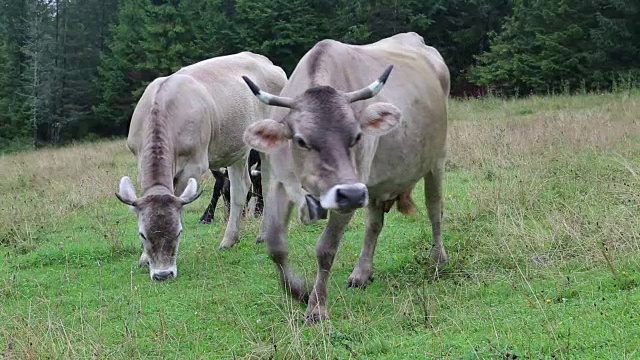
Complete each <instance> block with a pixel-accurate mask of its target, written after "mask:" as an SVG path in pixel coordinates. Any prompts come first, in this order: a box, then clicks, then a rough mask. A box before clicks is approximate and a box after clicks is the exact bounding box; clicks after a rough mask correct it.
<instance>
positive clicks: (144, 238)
mask: <svg viewBox="0 0 640 360" xmlns="http://www.w3.org/2000/svg"><path fill="white" fill-rule="evenodd" d="M138 235H140V237H141V238H142V240H145V241H146V240H147V238H146V237H145V236H144V234H143V233H141V232H139V233H138Z"/></svg>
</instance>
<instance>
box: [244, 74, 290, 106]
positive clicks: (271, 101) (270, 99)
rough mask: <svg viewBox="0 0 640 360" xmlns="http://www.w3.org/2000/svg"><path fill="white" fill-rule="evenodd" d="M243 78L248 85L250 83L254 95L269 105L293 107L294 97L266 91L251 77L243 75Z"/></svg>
mask: <svg viewBox="0 0 640 360" xmlns="http://www.w3.org/2000/svg"><path fill="white" fill-rule="evenodd" d="M242 80H244V82H246V83H247V85H249V88H250V89H251V92H253V95H255V96H256V97H257V98H258V99H259V100H260V101H262V102H263V103H265V104H267V105H273V106H280V107H286V108H290V109H291V108H293V99H291V98H288V97H283V96H277V95H273V94H269V93H268V92H266V91H262V90H260V88H259V87H258V86H257V85H256V84H254V83H253V81H251V79H249V78H248V77H246V76H242Z"/></svg>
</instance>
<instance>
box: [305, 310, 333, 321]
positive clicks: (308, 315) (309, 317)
mask: <svg viewBox="0 0 640 360" xmlns="http://www.w3.org/2000/svg"><path fill="white" fill-rule="evenodd" d="M324 320H329V312H328V311H327V308H326V307H325V306H315V307H314V308H313V310H309V309H307V311H306V312H305V313H304V322H305V324H307V325H310V324H314V323H317V322H320V321H324Z"/></svg>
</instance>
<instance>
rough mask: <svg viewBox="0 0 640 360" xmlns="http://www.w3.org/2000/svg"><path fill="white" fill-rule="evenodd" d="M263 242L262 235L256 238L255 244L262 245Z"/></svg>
mask: <svg viewBox="0 0 640 360" xmlns="http://www.w3.org/2000/svg"><path fill="white" fill-rule="evenodd" d="M263 242H264V238H263V237H262V235H258V236H256V244H262V243H263Z"/></svg>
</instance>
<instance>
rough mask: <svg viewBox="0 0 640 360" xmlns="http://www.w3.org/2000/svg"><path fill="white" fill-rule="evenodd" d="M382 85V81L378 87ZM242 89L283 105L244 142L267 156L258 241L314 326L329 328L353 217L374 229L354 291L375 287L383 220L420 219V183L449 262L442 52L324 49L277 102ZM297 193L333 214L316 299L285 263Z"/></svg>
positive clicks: (415, 39)
mask: <svg viewBox="0 0 640 360" xmlns="http://www.w3.org/2000/svg"><path fill="white" fill-rule="evenodd" d="M390 65H391V66H390ZM385 69H386V70H385ZM392 69H393V73H392V75H391V77H390V78H389V81H388V82H387V78H388V76H389V74H390V73H391V70H392ZM378 74H382V76H380V78H378V80H376V81H374V82H373V83H371V81H372V80H373V79H374V78H375V76H376V75H378ZM245 81H246V82H247V84H248V85H249V87H250V88H251V90H252V91H253V93H254V94H255V95H256V96H257V97H258V99H259V100H260V101H261V102H264V103H266V104H269V105H272V106H276V108H274V109H273V111H272V113H271V116H272V117H271V119H265V120H261V121H258V122H255V123H253V124H251V125H250V126H249V127H248V128H247V129H246V130H245V133H244V141H245V142H246V143H247V144H248V145H249V146H251V147H252V148H255V149H257V150H259V151H262V152H264V153H267V154H268V157H267V158H263V175H264V169H265V166H264V164H265V163H268V166H267V168H268V171H269V172H270V183H269V185H268V188H267V187H266V186H265V188H267V189H268V190H267V191H266V198H265V208H264V214H263V224H262V229H261V234H260V236H262V237H264V238H265V239H266V242H267V251H268V254H269V255H270V257H271V259H272V260H273V261H274V262H275V264H276V268H277V270H278V272H279V275H280V280H281V282H282V285H283V286H284V287H285V288H286V289H287V290H288V291H289V293H290V294H291V295H292V296H293V297H295V298H297V299H299V300H301V301H308V306H307V310H306V312H305V318H306V320H307V321H308V322H313V321H317V320H322V319H325V318H327V317H328V311H327V280H328V276H329V271H330V269H331V266H332V264H333V260H334V257H335V254H336V252H337V250H338V245H339V243H340V241H341V239H342V236H343V234H344V231H345V228H346V226H347V224H348V223H349V221H350V220H351V218H352V216H353V214H354V211H355V210H356V209H358V208H362V207H366V209H367V221H366V228H365V236H364V245H363V248H362V252H361V254H360V258H359V260H358V263H357V265H356V266H355V268H354V270H353V272H352V273H351V275H350V276H349V279H348V281H347V285H348V286H349V287H365V286H367V285H368V284H369V282H370V281H371V280H372V278H373V270H372V267H373V266H372V261H373V255H374V250H375V246H376V241H377V239H378V235H379V234H380V232H381V230H382V227H383V221H384V214H385V212H387V211H389V210H390V208H391V207H392V206H393V204H394V203H396V204H397V205H398V208H399V210H402V211H403V212H406V213H412V212H414V211H415V209H412V207H413V202H412V200H411V198H410V191H411V190H412V189H413V187H414V186H415V184H416V183H417V182H418V181H419V180H420V179H424V181H425V196H426V203H427V208H428V216H429V219H430V223H431V230H432V237H433V238H432V241H433V244H432V248H431V259H432V260H433V261H435V262H436V263H437V264H442V263H444V262H446V261H447V254H446V252H445V248H444V245H443V243H442V235H441V218H442V209H443V199H442V177H443V172H444V161H445V143H446V134H447V101H448V94H449V86H450V85H449V70H448V68H447V66H446V64H445V62H444V60H443V59H442V57H441V56H440V54H439V53H438V51H437V50H436V49H434V48H432V47H430V46H427V45H425V43H424V40H423V39H422V37H421V36H419V35H418V34H416V33H404V34H398V35H395V36H392V37H390V38H386V39H383V40H380V41H378V42H376V43H373V44H368V45H363V46H356V45H347V44H343V43H340V42H337V41H333V40H323V41H321V42H319V43H317V44H316V45H315V46H314V47H313V48H312V49H311V50H309V52H307V53H306V54H305V55H304V57H303V58H302V59H301V60H300V62H299V63H298V65H297V66H296V68H295V70H294V72H293V73H292V75H291V77H290V79H289V81H288V82H287V84H286V85H285V87H284V88H283V90H282V92H281V94H280V95H279V96H278V95H273V94H269V93H268V91H264V90H262V89H261V88H259V87H258V86H257V85H256V84H255V83H254V82H253V81H252V79H250V78H246V77H245ZM385 83H386V85H385ZM368 84H370V85H368ZM383 87H384V89H383ZM381 90H382V91H381ZM380 91H381V92H380ZM378 92H380V93H379V94H378ZM376 94H378V95H377V96H376ZM374 96H376V97H375V99H374V98H373V97H374ZM295 182H298V184H299V185H301V187H302V189H304V190H305V191H306V192H307V193H308V194H307V195H306V200H307V206H308V207H309V213H310V214H313V213H318V212H322V209H328V210H329V220H328V223H327V225H326V227H325V229H324V232H323V233H322V235H321V237H320V239H319V241H318V244H317V247H316V255H317V261H318V271H317V277H316V280H315V284H314V286H313V287H312V288H310V287H308V286H306V285H305V283H304V281H303V280H302V279H300V278H298V277H296V275H295V274H294V272H293V271H292V269H291V267H290V263H289V260H288V250H287V224H288V220H289V214H290V211H291V208H292V201H291V200H290V198H288V197H287V189H286V188H287V186H290V184H293V183H295Z"/></svg>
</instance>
